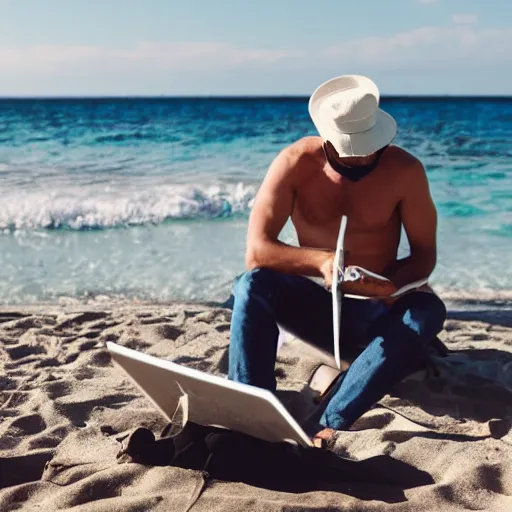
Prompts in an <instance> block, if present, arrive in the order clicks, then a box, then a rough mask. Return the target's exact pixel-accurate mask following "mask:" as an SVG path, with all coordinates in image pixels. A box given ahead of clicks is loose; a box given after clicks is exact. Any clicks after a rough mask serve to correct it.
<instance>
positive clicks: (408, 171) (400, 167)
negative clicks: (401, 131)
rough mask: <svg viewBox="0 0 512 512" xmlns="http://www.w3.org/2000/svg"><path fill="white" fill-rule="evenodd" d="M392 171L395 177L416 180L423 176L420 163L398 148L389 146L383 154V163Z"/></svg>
mask: <svg viewBox="0 0 512 512" xmlns="http://www.w3.org/2000/svg"><path fill="white" fill-rule="evenodd" d="M384 162H386V163H387V164H388V166H389V168H390V169H392V171H393V174H394V175H395V177H400V178H401V179H406V181H410V180H413V181H414V180H416V179H419V178H421V177H422V176H424V175H425V168H424V167H423V164H422V163H421V161H420V160H419V159H418V158H417V157H415V156H414V155H412V154H411V153H409V152H408V151H406V150H405V149H403V148H401V147H399V146H390V147H389V148H388V150H387V151H386V153H385V161H384Z"/></svg>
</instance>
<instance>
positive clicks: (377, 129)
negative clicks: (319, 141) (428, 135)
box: [309, 75, 396, 166]
mask: <svg viewBox="0 0 512 512" xmlns="http://www.w3.org/2000/svg"><path fill="white" fill-rule="evenodd" d="M379 99H380V95H379V90H378V89H377V86H376V85H375V84H374V83H373V82H372V81H371V80H370V79H369V78H366V77H364V76H359V75H346V76H340V77H337V78H333V79H331V80H329V81H327V82H325V83H324V84H322V85H320V87H318V88H317V89H316V91H315V92H314V93H313V94H312V96H311V98H310V100H309V113H310V115H311V119H312V120H313V123H314V124H315V126H316V129H317V130H318V133H319V134H320V136H321V137H322V138H323V139H324V143H325V144H324V150H325V151H326V157H327V158H328V159H329V160H333V161H336V160H338V161H339V162H340V163H341V164H342V165H343V164H345V165H348V166H350V165H351V163H352V164H353V165H369V164H371V162H372V161H373V160H374V159H375V158H378V153H379V151H380V150H381V149H382V148H384V147H386V146H388V145H389V144H390V143H391V141H392V140H393V139H394V138H395V135H396V122H395V120H394V119H393V118H392V117H391V116H390V115H389V114H386V113H385V112H384V111H382V110H381V109H379ZM354 157H358V158H357V159H356V160H353V159H354ZM359 157H363V158H359ZM349 159H350V160H349Z"/></svg>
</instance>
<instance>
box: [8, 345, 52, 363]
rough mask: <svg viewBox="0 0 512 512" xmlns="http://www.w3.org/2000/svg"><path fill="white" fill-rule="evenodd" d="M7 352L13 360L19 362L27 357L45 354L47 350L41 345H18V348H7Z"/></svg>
mask: <svg viewBox="0 0 512 512" xmlns="http://www.w3.org/2000/svg"><path fill="white" fill-rule="evenodd" d="M5 351H6V352H7V354H9V357H10V358H11V359H12V360H14V361H17V360H18V359H23V358H24V357H27V356H32V355H36V354H45V353H46V348H45V347H43V346H40V345H18V346H17V347H9V348H6V349H5Z"/></svg>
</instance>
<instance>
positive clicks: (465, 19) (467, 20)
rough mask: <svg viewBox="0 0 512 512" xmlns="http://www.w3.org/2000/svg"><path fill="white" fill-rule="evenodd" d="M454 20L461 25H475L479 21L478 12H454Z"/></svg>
mask: <svg viewBox="0 0 512 512" xmlns="http://www.w3.org/2000/svg"><path fill="white" fill-rule="evenodd" d="M452 19H453V22H454V23H457V24H459V25H473V24H475V23H478V15H476V14H454V15H453V18H452Z"/></svg>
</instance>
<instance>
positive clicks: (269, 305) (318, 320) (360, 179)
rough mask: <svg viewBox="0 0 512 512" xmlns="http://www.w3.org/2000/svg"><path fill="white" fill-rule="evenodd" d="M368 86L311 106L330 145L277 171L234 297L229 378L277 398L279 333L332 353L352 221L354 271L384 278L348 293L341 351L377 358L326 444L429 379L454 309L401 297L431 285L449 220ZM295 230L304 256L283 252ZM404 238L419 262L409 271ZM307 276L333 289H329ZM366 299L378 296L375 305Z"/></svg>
mask: <svg viewBox="0 0 512 512" xmlns="http://www.w3.org/2000/svg"><path fill="white" fill-rule="evenodd" d="M378 105H379V91H378V89H377V86H376V85H375V84H374V83H373V82H372V81H371V80H370V79H369V78H366V77H362V76H357V75H349V76H341V77H338V78H334V79H332V80H329V81H328V82H326V83H324V84H322V85H321V86H320V87H319V88H318V89H317V90H316V91H315V92H314V93H313V95H312V96H311V99H310V101H309V112H310V115H311V117H312V119H313V122H314V124H315V126H316V128H317V130H318V132H319V134H320V136H319V137H306V138H304V139H301V140H299V141H297V142H295V143H294V144H292V145H291V146H289V147H287V148H286V149H284V150H283V151H282V152H281V153H280V154H279V155H278V156H277V157H276V159H275V160H274V162H273V163H272V164H271V166H270V168H269V170H268V173H267V175H266V177H265V179H264V181H263V184H262V186H261V188H260V190H259V192H258V194H257V197H256V200H255V204H254V207H253V210H252V213H251V216H250V220H249V229H248V237H247V252H246V266H247V268H248V272H247V273H245V274H244V275H243V276H241V278H239V279H238V281H237V283H236V285H235V289H234V296H235V301H234V308H233V317H232V323H231V343H230V352H229V378H230V379H232V380H236V381H239V382H244V383H246V384H252V385H254V386H259V387H262V388H266V389H269V390H275V388H276V381H275V376H274V365H275V360H276V350H277V340H278V327H277V325H278V324H279V325H281V326H282V327H283V328H284V329H286V330H287V331H289V332H291V333H293V334H294V335H296V336H298V337H299V338H301V339H304V340H306V341H308V342H310V343H312V344H315V345H317V346H319V347H320V348H322V349H324V350H328V351H330V352H332V350H333V333H332V305H331V304H332V303H331V295H330V292H329V290H328V288H329V287H330V286H331V280H332V277H331V276H332V270H333V260H334V252H335V251H334V250H335V247H336V240H337V235H338V230H339V227H340V222H341V217H342V215H346V216H347V217H348V224H347V232H346V236H345V247H346V253H345V255H346V256H345V262H346V264H347V265H358V266H360V267H363V268H365V269H368V270H370V271H372V272H375V273H378V274H381V275H384V276H386V277H388V278H389V279H390V281H391V283H389V284H388V285H386V286H384V287H378V286H376V284H377V283H375V282H374V281H373V280H372V279H371V278H370V277H368V276H364V275H363V277H362V278H361V279H360V280H359V282H355V283H345V284H344V291H345V292H348V293H350V292H354V290H353V289H351V286H352V287H353V286H356V287H357V293H359V294H361V295H367V296H371V297H373V298H372V299H371V300H370V299H368V300H360V299H354V298H345V299H344V302H343V308H342V319H341V326H342V328H341V336H340V339H341V350H342V353H343V350H345V349H350V347H351V346H352V347H353V346H361V347H366V348H364V350H363V351H362V352H361V353H360V355H358V357H356V359H355V360H354V362H353V363H352V365H351V366H350V368H349V369H348V371H347V372H346V373H345V374H344V375H343V377H342V378H340V379H339V381H338V382H337V384H336V386H335V388H334V390H333V392H332V394H331V398H330V400H329V402H328V404H327V406H326V408H325V411H324V412H323V415H322V417H321V419H320V426H319V427H318V430H319V431H318V432H317V433H316V436H318V437H320V438H322V439H327V440H330V439H332V436H333V434H334V432H335V430H342V429H348V428H349V427H350V426H351V425H352V423H353V422H354V421H355V420H356V419H357V418H359V417H360V416H361V415H362V414H363V413H364V412H366V411H367V410H368V409H369V408H370V407H371V406H372V405H373V404H374V403H375V402H377V401H378V400H380V399H381V398H382V397H383V396H384V395H385V394H386V393H387V392H389V391H390V389H391V387H392V386H393V385H394V384H396V383H397V382H399V381H400V380H402V379H403V378H404V377H405V376H407V375H408V374H410V373H412V372H414V371H416V370H418V369H419V368H421V367H422V365H423V364H424V361H425V354H426V346H427V345H428V344H429V342H430V341H431V340H432V339H433V338H435V336H436V334H437V333H438V332H439V331H440V330H441V329H442V326H443V323H444V320H445V317H446V309H445V307H444V304H443V303H442V301H441V300H440V299H439V298H438V297H437V296H436V295H435V294H433V292H432V291H431V290H430V289H428V288H427V289H424V290H421V291H413V292H410V293H407V294H405V295H403V296H402V297H400V298H398V299H397V300H395V301H392V300H390V299H389V295H391V294H392V293H393V292H394V291H395V290H396V289H397V288H400V287H402V286H404V285H405V284H407V283H410V282H413V281H416V280H419V279H422V278H425V277H428V276H429V275H430V274H431V273H432V271H433V269H434V266H435V263H436V227H437V215H436V210H435V206H434V204H433V201H432V198H431V195H430V191H429V186H428V181H427V177H426V174H425V170H424V168H423V166H422V164H421V163H420V162H419V161H418V160H417V159H416V158H415V157H414V156H412V155H410V154H409V153H407V152H406V151H405V150H403V149H401V148H399V147H397V146H391V145H390V144H391V142H392V140H393V139H394V137H395V135H396V123H395V121H394V119H393V118H392V117H391V116H390V115H388V114H386V113H385V112H383V111H382V110H380V109H379V108H378ZM288 218H291V220H292V222H293V225H294V227H295V229H296V232H297V236H298V240H299V244H300V247H292V246H289V245H286V244H284V243H282V242H280V241H278V235H279V233H280V231H281V229H282V228H283V226H284V224H285V223H286V221H287V219H288ZM402 226H403V227H404V229H405V232H406V234H407V237H408V240H409V245H410V256H409V257H407V258H405V259H402V260H397V249H398V245H399V241H400V234H401V228H402ZM304 276H316V277H322V278H323V279H324V280H325V284H326V287H325V288H322V287H321V286H318V284H316V283H314V282H313V281H312V280H310V279H308V278H307V277H304ZM365 291H366V293H364V292H365Z"/></svg>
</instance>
